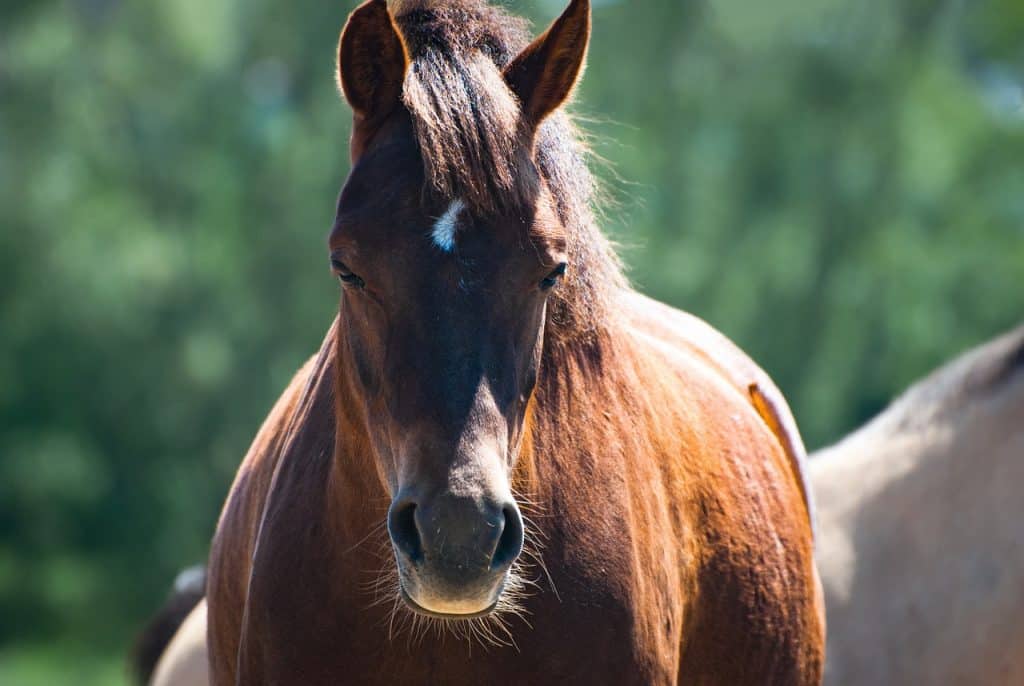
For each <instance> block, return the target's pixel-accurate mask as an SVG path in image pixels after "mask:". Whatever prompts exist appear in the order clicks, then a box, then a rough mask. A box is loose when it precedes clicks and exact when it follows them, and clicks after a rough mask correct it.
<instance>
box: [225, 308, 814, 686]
mask: <svg viewBox="0 0 1024 686" xmlns="http://www.w3.org/2000/svg"><path fill="white" fill-rule="evenodd" d="M624 297H625V300H626V302H624V305H628V307H624V308H623V312H624V316H623V320H622V326H623V327H624V329H623V331H622V333H621V335H617V336H614V337H612V338H613V339H614V340H615V343H614V347H613V348H612V349H611V350H607V351H604V352H603V354H602V360H601V363H600V367H599V368H594V369H586V370H582V369H581V370H580V372H579V374H578V375H577V376H573V377H572V379H573V380H572V383H571V384H566V383H565V379H563V378H561V377H553V378H552V379H551V380H550V383H545V381H546V380H545V379H542V380H541V384H540V388H539V389H538V395H537V398H536V400H535V404H534V407H533V409H532V415H531V418H530V420H529V423H530V425H531V427H532V429H533V431H532V435H531V437H530V440H529V441H528V442H527V444H526V446H524V452H523V455H522V457H521V465H522V467H521V469H520V470H519V474H518V480H519V481H520V483H521V488H522V490H523V491H525V492H526V493H528V494H529V496H530V498H531V499H533V500H535V501H536V502H537V503H538V504H537V506H536V507H537V515H538V516H537V518H536V519H535V520H534V521H533V523H532V527H535V529H534V534H535V535H536V536H537V538H538V539H539V540H542V541H545V543H544V546H543V549H542V550H541V551H538V554H539V555H542V557H543V561H544V562H545V564H546V574H541V575H540V577H541V578H540V579H539V581H538V583H539V585H540V588H539V589H537V590H535V591H534V592H533V595H530V596H528V597H526V598H524V600H523V601H522V605H523V611H524V613H525V620H523V619H518V618H516V617H511V618H509V625H510V626H509V633H508V634H505V633H503V632H502V630H501V629H500V628H491V629H481V630H487V631H494V632H497V633H496V637H497V639H498V640H499V641H506V642H510V643H511V642H512V641H514V643H515V647H514V648H510V647H507V646H501V647H489V648H487V649H476V648H472V647H468V646H466V645H464V644H461V643H460V642H459V641H458V640H453V637H452V636H445V635H443V634H441V635H438V634H436V633H433V632H428V633H426V634H425V635H418V634H417V633H415V631H416V629H415V628H413V627H408V626H402V625H403V624H405V623H407V622H408V621H409V618H407V617H403V616H399V617H397V618H396V617H391V616H390V615H391V613H392V612H393V611H394V610H395V608H394V607H393V605H392V603H391V598H390V597H388V598H387V602H386V603H383V604H378V605H376V606H373V604H374V593H373V592H371V591H368V590H367V583H368V582H372V581H373V580H374V578H375V577H376V576H377V575H379V574H381V573H382V572H381V570H382V568H383V567H384V565H386V564H387V562H388V561H387V560H386V559H382V557H381V554H380V551H379V548H378V547H377V545H378V542H377V541H373V540H368V538H367V537H370V538H371V539H372V537H373V535H374V533H375V532H379V525H378V523H379V522H380V521H382V520H383V518H384V517H385V516H386V509H387V500H388V498H387V494H386V493H384V492H383V490H382V489H381V488H380V486H379V483H376V480H375V478H371V479H366V478H365V474H363V473H360V472H361V469H362V468H365V466H366V462H367V459H366V458H362V459H360V456H358V454H356V451H358V449H359V446H360V445H365V440H366V439H365V437H360V436H359V431H358V429H357V428H356V427H352V426H342V425H339V426H337V427H335V426H331V424H332V423H333V420H334V416H335V406H336V403H337V404H342V405H343V404H344V403H345V402H346V399H343V398H337V397H335V393H334V392H333V389H332V387H333V381H332V375H333V372H334V367H335V355H336V354H337V353H336V350H335V345H334V339H333V336H332V335H328V337H327V340H326V341H325V343H324V346H323V348H322V350H321V352H320V354H319V355H318V356H317V358H315V359H314V360H312V361H311V362H310V364H308V365H307V366H306V367H305V368H304V370H303V371H302V372H300V374H299V375H298V376H297V377H296V379H295V381H294V382H293V383H292V385H291V386H290V388H289V389H288V391H287V392H286V393H285V395H284V396H283V397H282V400H281V401H279V404H278V407H277V408H275V410H274V411H273V412H272V414H271V416H270V418H269V419H268V422H267V424H266V425H265V426H264V428H263V429H262V430H261V432H260V435H259V437H258V438H257V441H256V444H255V445H254V448H253V450H252V451H251V452H250V454H249V456H248V457H247V458H246V460H245V462H244V463H243V465H242V468H241V470H240V472H239V477H238V480H237V481H236V484H235V486H234V487H233V489H232V494H231V496H230V498H229V500H228V503H227V505H226V508H225V512H224V515H223V519H222V521H221V524H220V527H219V534H218V537H217V539H216V545H215V548H214V551H213V554H212V557H211V576H210V586H209V593H210V594H211V604H212V605H213V606H214V607H216V608H220V607H224V610H225V611H224V612H223V613H218V612H211V622H212V624H211V631H212V632H213V636H212V637H211V640H212V641H213V642H214V644H215V646H216V647H215V649H214V651H213V658H214V662H213V664H212V667H213V671H214V674H215V681H214V683H235V682H236V680H237V682H238V683H246V684H251V683H252V684H254V683H289V682H291V681H293V680H294V679H296V675H301V680H302V681H303V683H310V684H314V683H334V682H336V679H337V675H339V674H344V675H346V678H348V679H351V681H352V683H366V684H372V683H446V684H459V683H481V682H488V681H490V682H494V683H510V684H517V683H522V684H527V683H537V681H538V679H541V680H544V681H549V680H550V682H551V683H638V684H652V683H677V682H678V683H693V684H700V683H715V684H719V683H722V684H724V683H729V684H742V683H757V684H763V683H780V684H782V683H785V684H790V683H816V682H817V676H816V675H817V673H818V670H820V668H821V665H820V662H821V659H822V655H821V651H820V645H819V644H817V643H816V642H815V641H813V640H808V639H807V637H808V636H812V637H819V638H820V637H821V636H822V635H823V617H822V608H821V605H820V599H819V597H818V596H817V593H816V589H815V587H814V584H815V572H814V569H813V567H812V565H811V551H810V544H809V539H808V537H807V535H806V534H807V519H806V511H805V509H804V507H805V506H804V503H803V500H802V497H801V493H800V488H799V484H798V483H797V482H796V480H795V479H794V476H795V474H794V472H793V470H792V469H791V465H790V462H789V459H788V458H787V456H786V454H785V452H784V450H783V449H782V447H781V444H780V443H779V441H778V440H777V439H776V438H775V437H774V436H773V435H772V433H771V430H770V428H769V424H768V423H766V421H765V420H764V419H762V417H761V416H760V415H759V414H758V412H757V410H756V409H755V407H754V406H753V404H752V403H751V402H750V400H749V396H748V395H747V393H748V388H749V386H750V385H751V384H755V383H764V377H763V376H762V375H763V373H760V370H758V369H757V367H756V366H754V365H753V363H752V362H750V361H749V360H748V359H747V358H745V357H743V356H742V355H740V354H738V353H737V352H735V351H733V350H730V349H729V348H723V347H716V348H713V349H708V348H705V347H704V346H703V341H706V340H708V336H710V335H715V336H717V334H713V331H712V330H711V329H710V327H708V326H707V325H706V324H703V323H702V322H699V320H696V319H694V318H692V317H689V316H687V315H683V314H682V313H679V312H675V311H674V310H671V309H670V308H667V307H666V306H663V305H660V304H658V303H654V302H653V301H649V300H646V299H644V298H642V297H640V296H636V295H633V294H629V295H626V296H624ZM332 332H333V329H332ZM709 359H710V360H715V361H716V365H717V367H718V368H719V369H722V370H732V371H730V372H729V373H728V374H726V373H724V372H721V371H718V370H717V369H716V368H714V367H711V366H710V365H709V364H708V363H707V360H709ZM590 364H593V361H587V362H585V363H584V366H588V365H590ZM741 370H744V371H746V372H747V373H746V374H744V373H743V371H741ZM778 399H779V402H781V398H778ZM783 407H784V405H783ZM564 410H567V411H568V412H569V413H570V414H571V416H573V417H574V419H573V421H572V424H573V426H574V429H573V431H572V432H570V433H565V432H555V431H553V429H554V428H555V427H556V426H558V425H561V424H564V423H565V422H566V419H565V416H566V415H564V414H563V411H564ZM343 414H344V413H342V415H343ZM723 417H724V418H725V421H723V420H722V418H723ZM638 426H648V427H652V429H649V430H644V431H637V427H638ZM289 434H290V435H289ZM286 435H288V438H287V440H282V439H281V437H282V436H286ZM325 437H328V438H327V439H325ZM349 451H352V452H349ZM350 469H351V471H350ZM371 474H372V473H371ZM272 482H276V483H275V488H281V489H284V490H285V491H286V492H288V493H289V494H290V495H289V497H288V500H287V502H282V503H280V504H278V503H277V502H276V500H275V499H274V498H273V497H271V496H270V494H269V491H270V489H271V483H272ZM300 482H301V483H302V484H303V486H302V487H299V483H300ZM349 483H351V484H353V485H354V486H356V488H354V489H353V490H348V489H344V488H342V487H337V488H332V486H337V485H340V484H349ZM375 483H376V486H375ZM285 484H288V485H287V486H285ZM293 484H294V486H293ZM364 489H365V490H364ZM332 490H336V491H337V492H334V493H332V492H331V491H332ZM268 498H269V499H270V505H269V506H270V507H275V506H276V507H280V508H281V509H280V511H277V510H276V509H275V511H274V512H273V513H268V515H267V516H266V517H265V518H264V522H263V527H264V529H263V531H262V533H259V528H260V525H259V519H260V517H259V513H260V508H258V507H255V506H254V504H255V503H263V502H266V501H267V500H268ZM258 533H259V538H260V550H259V551H258V552H257V553H256V556H255V561H254V563H253V564H252V565H251V564H250V555H249V551H252V550H253V549H254V547H255V540H256V538H257V534H258ZM227 534H230V536H229V535H227ZM380 535H383V533H380ZM253 565H255V567H256V568H255V569H254V568H253ZM250 576H252V581H251V585H250V586H249V588H248V589H246V588H245V581H246V580H247V579H249V577H250ZM389 590H390V589H389ZM221 599H226V600H228V601H229V602H226V603H224V602H221V603H218V601H219V600H221ZM235 599H238V600H235ZM243 609H244V614H245V617H243ZM400 611H401V610H400ZM526 622H529V624H531V625H532V628H531V627H530V626H528V625H527V624H526ZM396 623H397V624H398V626H396ZM389 625H390V626H389ZM243 638H244V639H245V641H246V643H247V645H245V646H244V647H243V646H240V639H243ZM240 647H242V648H243V650H242V652H241V659H240V661H239V662H236V656H237V655H239V648H240ZM237 664H241V665H242V670H243V671H242V672H236V668H237V667H236V665H237ZM246 669H251V670H253V671H250V672H247V671H245V670H246Z"/></svg>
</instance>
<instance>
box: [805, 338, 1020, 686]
mask: <svg viewBox="0 0 1024 686" xmlns="http://www.w3.org/2000/svg"><path fill="white" fill-rule="evenodd" d="M1022 363H1024V329H1018V330H1017V331H1016V332H1014V333H1011V334H1009V335H1007V336H1004V337H1002V338H1000V339H998V340H996V341H993V342H992V343H989V344H987V345H985V346H982V347H980V348H978V349H977V350H974V351H972V352H971V353H969V354H967V355H965V356H963V357H962V358H960V359H959V360H957V361H955V362H953V363H951V364H949V365H947V366H946V367H943V368H942V369H940V370H939V371H937V372H935V373H934V374H932V375H931V376H929V377H928V378H926V379H924V380H923V381H921V382H919V383H917V384H916V385H914V386H913V387H912V388H911V389H910V390H909V391H907V393H905V394H904V395H903V396H902V397H901V398H900V399H899V400H897V401H896V402H895V403H893V405H892V406H891V407H890V408H889V409H887V410H886V411H885V412H883V413H882V414H881V415H880V416H879V417H877V418H876V419H874V420H873V421H872V422H871V423H869V424H868V425H867V426H865V427H864V428H862V429H861V430H859V431H857V432H856V433H854V434H853V435H851V436H850V437H848V438H846V439H845V440H844V441H842V442H841V443H839V444H838V445H836V446H834V447H832V448H829V449H827V450H823V451H821V452H820V453H818V454H816V455H815V456H814V457H813V458H812V460H811V464H810V467H811V469H810V471H811V476H812V481H813V484H814V489H815V492H816V494H817V497H818V502H819V509H818V515H819V523H820V537H819V539H818V564H819V567H820V570H821V575H822V581H823V584H824V587H825V592H826V599H827V604H828V608H829V637H828V663H827V667H826V683H832V684H837V685H840V684H935V685H936V686H941V685H944V684H948V685H950V686H952V685H954V684H986V685H992V686H998V685H1000V684H1002V685H1005V686H1010V685H1011V684H1014V685H1016V684H1021V683H1024V620H1022V618H1024V573H1022V570H1024V538H1022V533H1021V532H1022V529H1021V522H1024V497H1022V495H1021V492H1020V487H1021V484H1022V483H1024V364H1022Z"/></svg>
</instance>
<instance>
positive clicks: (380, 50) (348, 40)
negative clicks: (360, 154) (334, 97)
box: [337, 0, 408, 122]
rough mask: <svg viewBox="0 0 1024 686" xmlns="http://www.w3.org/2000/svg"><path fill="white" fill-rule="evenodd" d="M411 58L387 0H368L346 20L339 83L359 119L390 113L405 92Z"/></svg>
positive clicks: (340, 49) (341, 48)
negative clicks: (406, 51)
mask: <svg viewBox="0 0 1024 686" xmlns="http://www.w3.org/2000/svg"><path fill="white" fill-rule="evenodd" d="M407 62H408V58H407V57H406V54H405V47H404V46H403V44H402V39H401V37H400V36H399V33H398V29H396V28H395V25H394V23H393V22H392V21H391V15H390V14H388V9H387V4H386V3H385V1H384V0H368V1H367V2H364V3H363V4H362V5H360V6H359V7H357V8H356V9H355V11H354V12H352V14H351V15H350V16H349V18H348V21H347V22H346V23H345V28H344V29H342V31H341V39H340V40H339V42H338V70H337V78H338V87H339V88H340V89H341V92H342V94H343V95H344V96H345V99H346V100H348V104H349V105H351V106H352V109H353V111H354V112H355V116H356V121H357V122H363V121H374V120H378V121H379V120H380V119H382V118H383V117H385V116H387V115H388V114H390V113H391V111H392V110H393V109H394V107H395V105H397V104H398V100H399V98H401V96H402V81H403V80H404V79H405V67H406V64H407Z"/></svg>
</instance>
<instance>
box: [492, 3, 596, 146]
mask: <svg viewBox="0 0 1024 686" xmlns="http://www.w3.org/2000/svg"><path fill="white" fill-rule="evenodd" d="M589 42H590V2H589V0H572V2H570V3H569V7H568V8H567V9H566V10H565V12H563V13H562V16H560V17H559V18H558V19H557V20H556V21H555V23H554V24H552V25H551V28H549V29H548V30H547V31H545V32H544V34H543V35H542V36H540V37H539V38H538V39H537V40H535V41H533V42H532V43H530V45H529V46H527V48H526V49H525V50H523V51H522V52H521V53H519V56H518V57H516V58H515V59H514V60H512V62H511V63H509V65H508V66H507V67H506V68H505V81H506V83H508V85H509V87H510V88H511V89H512V92H513V93H515V94H516V96H517V97H518V98H519V102H520V103H521V105H522V108H523V116H524V117H525V118H526V120H527V123H529V124H530V125H532V126H538V125H539V124H540V123H541V122H542V121H544V118H545V117H547V116H548V115H549V114H551V113H552V112H554V111H555V110H556V109H558V107H559V106H560V105H561V104H562V103H564V102H565V101H566V100H567V99H568V98H569V96H570V95H571V94H572V90H573V87H574V86H575V85H576V82H577V81H578V80H579V77H580V74H582V72H583V64H584V61H585V60H586V57H587V45H588V44H589Z"/></svg>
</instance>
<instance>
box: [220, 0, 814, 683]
mask: <svg viewBox="0 0 1024 686" xmlns="http://www.w3.org/2000/svg"><path fill="white" fill-rule="evenodd" d="M589 36H590V8H589V4H588V3H587V2H585V1H583V0H573V1H572V2H571V3H570V5H569V7H568V9H567V10H566V11H565V12H564V13H563V14H562V16H561V17H560V18H559V19H558V20H556V21H555V22H554V24H553V25H552V26H551V27H550V28H549V29H548V30H547V31H546V32H545V33H544V34H543V35H541V36H540V37H539V38H537V39H536V40H534V41H533V42H530V41H529V37H528V35H527V33H526V31H525V28H524V23H523V22H522V21H521V20H519V19H516V18H514V17H511V16H509V15H508V14H506V13H505V12H504V11H502V10H499V9H496V8H494V7H491V6H488V5H487V4H485V3H483V2H480V1H479V0H451V1H448V2H440V1H436V0H406V1H392V2H384V1H383V0H371V1H370V2H367V3H365V4H363V5H361V6H360V7H359V8H358V9H357V10H356V11H355V12H354V13H353V14H352V15H351V17H350V18H349V21H348V23H347V24H346V26H345V28H344V30H343V32H342V35H341V40H340V44H339V55H338V70H337V75H338V82H339V85H340V87H341V89H342V91H343V93H344V96H345V98H346V99H347V100H348V102H349V104H350V105H351V106H352V109H353V111H354V120H353V129H352V138H351V141H350V150H351V157H352V171H351V173H350V175H349V178H348V180H347V181H346V183H345V185H344V188H343V189H342V192H341V195H340V198H339V201H338V206H337V215H336V219H335V223H334V228H333V230H332V231H331V235H330V240H329V253H330V261H331V266H332V269H333V272H334V275H335V276H336V278H337V279H338V280H339V282H340V284H341V296H340V306H339V313H338V316H337V319H336V320H335V322H334V324H333V325H332V326H331V328H330V330H329V332H328V334H327V337H326V339H325V340H324V343H323V345H322V347H321V349H320V352H319V353H318V354H317V355H316V356H314V358H313V359H312V360H311V361H310V362H309V363H308V364H307V365H306V366H305V367H304V368H303V369H302V370H301V371H300V372H299V374H298V375H297V376H296V378H295V380H294V381H293V383H292V384H291V385H290V386H289V388H288V389H287V390H286V391H285V393H284V395H283V396H282V398H281V399H280V400H279V401H278V403H277V405H276V406H275V408H274V409H273V411H272V412H271V414H270V416H269V418H268V419H267V421H266V422H265V424H264V426H263V428H262V429H261V430H260V432H259V434H258V435H257V438H256V441H255V443H254V445H253V446H252V448H251V449H250V452H249V454H248V455H247V456H246V458H245V460H244V462H243V464H242V466H241V468H240V470H239V472H238V475H237V477H236V480H235V483H234V485H233V486H232V489H231V492H230V494H229V496H228V499H227V502H226V503H225V506H224V510H223V512H222V515H221V519H220V522H219V525H218V528H217V533H216V536H215V538H214V542H213V546H212V551H211V557H210V564H209V581H208V586H207V612H208V646H209V659H210V670H211V672H210V674H211V678H212V683H214V684H216V685H218V686H224V685H227V684H246V685H250V684H297V683H301V684H311V685H315V684H337V683H358V684H396V683H400V684H406V683H411V684H415V683H438V684H478V683H499V684H537V683H581V684H584V683H585V684H595V683H614V684H630V683H635V684H674V683H687V684H729V685H740V684H758V685H762V684H787V685H789V684H796V685H800V684H817V683H819V682H820V679H821V673H822V668H823V657H824V655H823V651H824V611H823V605H822V598H821V593H820V585H819V583H818V580H817V575H816V571H815V567H814V558H813V550H812V527H811V522H810V503H809V499H808V494H807V492H806V488H805V485H804V481H803V474H802V463H803V460H804V452H803V446H802V443H801V441H800V437H799V434H798V433H797V430H796V427H795V425H794V422H793V419H792V417H791V415H790V413H789V410H788V408H787V406H786V404H785V401H784V400H783V398H782V397H781V394H780V393H779V392H778V390H777V389H776V387H775V386H774V385H773V384H772V382H771V380H770V379H768V378H767V376H766V375H765V374H764V373H763V372H762V371H761V370H760V369H759V368H758V367H757V366H756V365H754V364H753V363H752V362H751V361H750V360H749V359H748V358H747V357H746V356H745V355H743V353H741V352H740V351H739V350H738V349H737V348H736V347H734V346H733V345H732V344H731V343H729V342H728V341H727V340H726V339H725V338H724V337H722V336H721V335H720V334H718V333H717V332H715V331H714V330H712V329H711V328H710V327H709V326H707V325H706V324H704V323H703V322H701V321H699V320H697V319H695V318H693V317H691V316H689V315H686V314H683V313H681V312H678V311H676V310H673V309H671V308H669V307H667V306H665V305H661V304H659V303H656V302H653V301H651V300H648V299H646V298H644V297H643V296H640V295H638V294H636V293H635V292H633V291H632V290H631V289H630V288H629V287H628V286H627V285H626V283H625V280H624V279H623V277H622V275H621V272H620V269H619V266H618V261H617V259H616V257H615V254H614V252H613V250H612V249H611V247H610V245H609V243H608V242H607V241H606V239H605V238H604V237H603V236H602V234H601V233H600V231H599V230H598V229H597V227H596V225H595V222H594V219H593V216H592V213H591V209H592V205H593V203H594V201H595V200H596V198H595V197H594V193H593V182H592V180H591V177H590V175H589V172H588V170H587V166H586V162H585V157H586V154H585V153H586V151H585V149H584V148H583V146H582V145H581V144H580V143H579V142H578V140H577V137H576V135H575V133H574V128H573V125H572V122H571V120H570V118H569V117H568V115H567V114H566V113H565V111H564V109H563V107H562V106H563V104H564V102H565V101H566V100H567V99H568V98H569V96H570V94H571V92H572V90H573V88H574V86H575V84H576V81H577V79H578V77H579V74H580V72H581V70H582V67H583V63H584V59H585V54H586V50H587V46H588V41H589Z"/></svg>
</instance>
